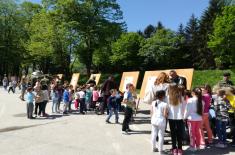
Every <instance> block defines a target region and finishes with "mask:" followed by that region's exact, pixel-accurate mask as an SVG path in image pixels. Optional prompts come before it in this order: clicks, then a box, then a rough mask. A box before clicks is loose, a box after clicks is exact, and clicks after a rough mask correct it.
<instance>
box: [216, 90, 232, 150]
mask: <svg viewBox="0 0 235 155" xmlns="http://www.w3.org/2000/svg"><path fill="white" fill-rule="evenodd" d="M225 94H226V93H225V90H222V89H220V90H218V91H217V98H216V99H215V102H214V105H215V113H216V133H217V135H218V139H219V143H218V144H216V145H215V146H216V147H218V148H226V147H227V145H226V138H227V135H226V124H227V123H228V121H229V113H228V110H229V108H230V105H229V103H227V102H226V97H225Z"/></svg>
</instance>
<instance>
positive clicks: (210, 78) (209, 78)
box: [192, 70, 235, 88]
mask: <svg viewBox="0 0 235 155" xmlns="http://www.w3.org/2000/svg"><path fill="white" fill-rule="evenodd" d="M224 72H230V73H231V80H232V81H233V82H235V73H234V72H232V71H231V70H202V71H194V74H193V83H192V88H193V87H196V86H202V85H204V84H209V85H211V86H214V85H216V84H217V83H218V82H219V81H221V80H222V79H223V73H224Z"/></svg>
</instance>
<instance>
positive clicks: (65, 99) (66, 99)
mask: <svg viewBox="0 0 235 155" xmlns="http://www.w3.org/2000/svg"><path fill="white" fill-rule="evenodd" d="M63 102H64V110H63V114H68V112H67V108H68V106H69V86H65V90H64V93H63Z"/></svg>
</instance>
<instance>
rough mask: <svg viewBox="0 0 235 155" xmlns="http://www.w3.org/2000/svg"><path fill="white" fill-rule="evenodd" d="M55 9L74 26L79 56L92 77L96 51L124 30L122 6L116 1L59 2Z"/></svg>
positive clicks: (79, 0)
mask: <svg viewBox="0 0 235 155" xmlns="http://www.w3.org/2000/svg"><path fill="white" fill-rule="evenodd" d="M54 5H55V7H52V8H55V10H56V11H57V12H60V14H61V17H62V18H64V20H65V21H66V22H73V23H74V27H72V31H74V32H76V33H78V39H77V42H76V45H75V46H76V49H77V52H76V54H77V55H78V57H79V60H80V61H81V62H82V63H84V64H85V65H86V69H87V74H88V75H90V71H91V68H92V61H93V54H94V52H95V51H96V49H98V48H101V47H103V46H105V45H106V44H107V42H110V41H112V40H113V39H114V40H115V39H116V38H117V37H118V36H119V35H120V31H122V30H123V28H124V25H123V22H122V21H121V20H122V12H121V10H120V6H119V5H118V4H117V3H116V1H115V0H66V1H64V0H58V1H57V2H56V3H55V4H54Z"/></svg>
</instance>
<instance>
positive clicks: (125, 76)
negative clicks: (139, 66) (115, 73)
mask: <svg viewBox="0 0 235 155" xmlns="http://www.w3.org/2000/svg"><path fill="white" fill-rule="evenodd" d="M139 73H140V72H138V71H135V72H123V73H122V80H121V83H120V86H119V90H120V91H121V92H124V91H126V85H127V84H128V83H132V84H133V85H134V86H135V87H136V85H137V80H138V77H139Z"/></svg>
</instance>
